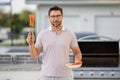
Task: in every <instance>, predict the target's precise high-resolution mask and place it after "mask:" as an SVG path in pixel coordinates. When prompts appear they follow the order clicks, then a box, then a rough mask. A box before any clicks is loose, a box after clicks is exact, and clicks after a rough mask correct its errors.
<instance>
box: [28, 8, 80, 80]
mask: <svg viewBox="0 0 120 80" xmlns="http://www.w3.org/2000/svg"><path fill="white" fill-rule="evenodd" d="M48 18H49V20H50V22H51V26H50V27H48V28H47V29H44V30H42V31H40V32H39V34H38V36H37V39H36V43H35V45H34V35H33V34H31V33H29V34H28V37H27V39H26V40H27V43H28V44H29V50H30V54H31V57H32V58H33V59H36V58H37V57H38V56H39V55H40V52H43V58H42V62H43V64H42V66H41V72H40V80H73V76H72V70H71V69H70V68H68V67H67V66H66V65H65V64H68V63H69V51H70V49H71V50H72V51H73V53H74V56H75V62H74V63H73V64H80V63H81V61H82V54H81V51H80V49H79V46H78V43H77V39H76V36H75V35H74V34H73V32H71V31H69V30H68V29H67V28H65V27H64V26H63V25H62V19H63V11H62V8H60V7H58V6H53V7H51V8H50V9H49V11H48Z"/></svg>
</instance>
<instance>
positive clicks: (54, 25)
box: [52, 22, 62, 28]
mask: <svg viewBox="0 0 120 80" xmlns="http://www.w3.org/2000/svg"><path fill="white" fill-rule="evenodd" d="M61 23H62V22H59V23H57V24H54V23H52V26H53V27H56V28H57V27H59V26H60V25H61Z"/></svg>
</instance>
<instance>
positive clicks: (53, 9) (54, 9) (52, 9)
mask: <svg viewBox="0 0 120 80" xmlns="http://www.w3.org/2000/svg"><path fill="white" fill-rule="evenodd" d="M51 11H60V12H61V14H62V15H63V10H62V8H60V7H58V6H53V7H51V8H50V9H49V11H48V15H49V16H50V13H51Z"/></svg>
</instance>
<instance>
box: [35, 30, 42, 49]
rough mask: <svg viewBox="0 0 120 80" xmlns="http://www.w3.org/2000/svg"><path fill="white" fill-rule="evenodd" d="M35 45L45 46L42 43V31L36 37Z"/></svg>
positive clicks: (38, 46)
mask: <svg viewBox="0 0 120 80" xmlns="http://www.w3.org/2000/svg"><path fill="white" fill-rule="evenodd" d="M35 47H37V48H42V47H43V45H42V32H40V33H39V34H38V36H37V37H36V42H35Z"/></svg>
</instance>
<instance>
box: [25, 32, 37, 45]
mask: <svg viewBox="0 0 120 80" xmlns="http://www.w3.org/2000/svg"><path fill="white" fill-rule="evenodd" d="M26 41H27V43H28V44H29V45H33V44H34V41H35V36H34V33H30V32H29V33H28V35H27V39H26Z"/></svg>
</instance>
